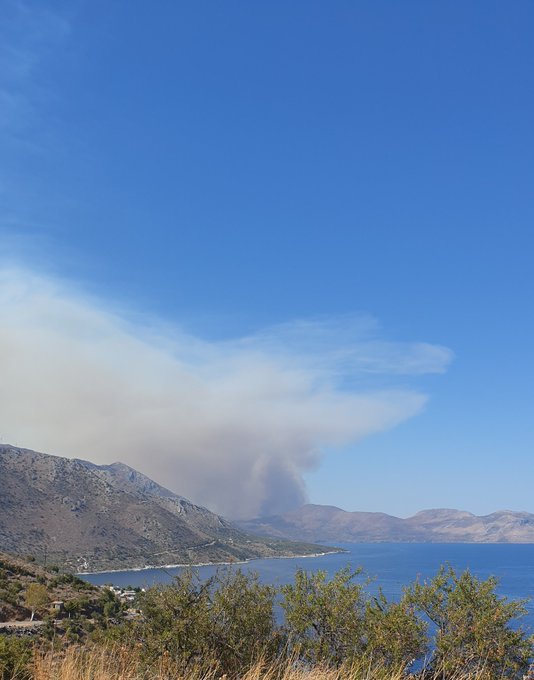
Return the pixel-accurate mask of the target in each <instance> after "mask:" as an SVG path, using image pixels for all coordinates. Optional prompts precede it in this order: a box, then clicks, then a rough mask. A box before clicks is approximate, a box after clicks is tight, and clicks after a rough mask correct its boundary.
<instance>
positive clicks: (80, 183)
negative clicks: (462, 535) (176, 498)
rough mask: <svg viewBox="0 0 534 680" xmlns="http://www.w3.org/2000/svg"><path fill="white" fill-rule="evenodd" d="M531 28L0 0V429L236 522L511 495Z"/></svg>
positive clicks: (442, 14)
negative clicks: (117, 470) (301, 507)
mask: <svg viewBox="0 0 534 680" xmlns="http://www.w3.org/2000/svg"><path fill="white" fill-rule="evenodd" d="M533 29H534V5H533V4H532V2H530V1H528V0H518V1H517V2H515V3H504V2H493V1H491V0H489V1H488V0H484V1H482V0H479V1H475V0H473V1H472V2H461V1H460V0H457V1H453V2H448V3H426V2H420V1H415V0H414V1H412V0H408V1H407V2H402V3H400V2H394V1H393V0H389V1H385V0H384V1H382V0H380V1H378V2H377V1H376V0H367V1H365V2H364V1H355V2H352V3H349V2H338V1H337V0H334V1H333V2H315V1H309V0H306V2H304V1H303V0H302V1H299V0H297V1H295V2H291V3H287V2H278V1H276V0H275V1H274V2H259V3H245V2H237V1H230V2H224V3H221V2H215V1H211V2H207V1H203V0H201V1H200V2H195V3H184V2H166V1H162V2H160V3H136V4H135V7H134V6H133V5H132V3H129V2H126V1H124V0H122V1H121V0H118V1H116V2H102V1H100V0H91V2H89V1H87V0H70V1H69V2H66V1H64V2H60V1H57V0H49V1H47V2H37V1H34V2H32V1H30V0H27V1H23V0H6V1H5V2H3V3H2V4H1V6H0V158H1V162H0V306H1V307H0V313H1V315H2V317H1V318H2V324H1V326H0V380H1V381H2V390H0V438H1V439H2V441H4V442H5V441H8V442H9V443H14V444H18V445H20V446H27V447H30V448H37V449H40V450H44V451H47V452H49V453H58V454H61V455H72V456H79V457H86V458H89V459H91V460H94V461H95V462H99V463H104V462H113V461H114V460H116V459H120V460H123V461H124V462H126V463H130V464H132V465H134V466H135V467H137V468H138V469H141V470H142V471H143V472H145V473H146V474H149V475H151V476H153V477H154V478H156V479H157V480H158V481H160V482H163V483H166V484H167V485H168V486H170V487H172V488H173V489H174V490H175V491H177V492H179V493H182V494H183V495H186V496H189V497H191V498H192V499H193V500H196V501H198V502H202V503H204V504H206V505H208V506H209V507H213V508H214V509H217V510H219V511H222V512H224V513H226V514H228V515H230V516H245V515H249V514H258V513H265V512H274V511H279V510H283V509H287V508H290V507H292V506H294V505H295V504H298V503H300V502H302V501H303V500H306V499H307V500H310V501H311V502H316V503H327V504H334V505H338V506H341V507H343V508H345V509H348V510H371V511H384V512H389V513H392V514H397V515H401V516H407V515H409V514H412V513H414V512H416V511H417V510H419V509H422V508H427V507H458V508H461V509H466V510H470V511H472V512H476V513H479V514H482V513H488V512H491V511H492V510H497V509H503V508H510V509H516V510H528V511H530V512H534V500H532V492H531V486H532V478H533V477H534V398H533V393H534V390H533V388H532V382H533V380H532V377H533V375H534V349H533V347H534V343H533V335H534V312H533V308H534V305H533V303H532V298H533V292H534V267H533V264H532V260H533V253H534V230H533V225H534V201H533V187H534V126H533V125H532V121H533V120H534V87H533V82H534V46H533V43H532V33H533Z"/></svg>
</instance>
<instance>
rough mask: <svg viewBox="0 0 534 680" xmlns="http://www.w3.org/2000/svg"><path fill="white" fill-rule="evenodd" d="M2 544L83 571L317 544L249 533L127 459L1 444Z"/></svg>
mask: <svg viewBox="0 0 534 680" xmlns="http://www.w3.org/2000/svg"><path fill="white" fill-rule="evenodd" d="M0 489H1V493H0V550H2V551H5V552H7V553H11V554H15V555H33V556H35V557H36V558H37V559H38V560H41V561H43V560H44V559H45V558H46V559H47V561H48V563H49V564H52V563H54V562H55V563H58V564H61V565H62V566H64V565H67V566H69V567H70V568H71V569H75V570H78V571H91V570H107V569H120V568H122V569H125V568H137V567H144V566H147V565H164V564H199V563H203V562H228V561H238V560H245V559H253V558H259V557H279V556H288V555H296V554H310V553H314V552H317V549H318V548H317V546H312V545H305V544H303V543H300V542H299V543H292V542H288V541H286V540H281V539H278V538H277V537H270V538H258V537H257V536H253V535H248V534H246V533H244V532H243V531H242V530H240V529H238V528H237V527H236V526H234V525H233V524H231V523H230V522H228V521H226V520H225V519H223V518H222V517H220V516H218V515H216V514H214V513H212V512H210V511H209V510H207V509H206V508H203V507H200V506H198V505H195V504H193V503H191V502H190V501H188V500H187V499H185V498H182V497H181V496H178V495H177V494H174V493H172V492H171V491H169V490H168V489H164V488H163V487H161V486H159V485H158V484H156V483H155V482H153V481H152V480H150V479H149V478H148V477H145V476H144V475H142V474H141V473H139V472H137V471H136V470H133V469H132V468H130V467H128V466H127V465H123V464H121V463H114V464H113V465H104V466H98V465H94V464H93V463H89V462H87V461H82V460H71V459H68V458H60V457H58V456H50V455H47V454H44V453H38V452H36V451H30V450H28V449H21V448H17V447H14V446H8V445H2V446H0Z"/></svg>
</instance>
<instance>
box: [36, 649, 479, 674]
mask: <svg viewBox="0 0 534 680" xmlns="http://www.w3.org/2000/svg"><path fill="white" fill-rule="evenodd" d="M409 677H412V678H420V679H421V678H423V677H424V680H443V679H444V678H445V677H446V678H447V680H489V677H490V676H489V675H488V673H487V672H486V670H485V669H484V667H481V668H480V669H478V670H477V671H475V672H471V673H466V672H461V671H459V672H457V673H454V674H452V675H451V674H445V673H443V672H440V671H439V670H438V671H435V672H434V673H433V674H431V675H430V674H428V673H421V674H420V675H418V676H409V675H407V674H406V673H405V672H404V671H403V670H402V669H400V670H399V671H398V672H392V671H391V669H385V668H380V667H377V666H376V665H373V664H369V663H367V662H362V663H353V664H351V665H345V666H342V667H340V668H329V667H326V666H315V667H309V666H307V665H305V664H302V663H299V662H296V661H291V660H288V659H283V660H280V661H279V662H278V663H276V662H275V663H265V662H263V661H261V660H260V661H257V662H256V663H255V664H254V665H253V666H252V667H250V668H248V669H244V671H243V674H242V675H240V676H239V678H238V680H407V678H409ZM32 680H232V679H231V678H229V677H228V676H226V675H225V674H223V673H221V671H220V669H219V668H218V666H217V662H216V661H213V660H202V659H198V660H196V661H195V662H194V663H193V664H192V665H191V667H190V668H189V669H188V670H187V671H184V670H183V669H179V668H177V667H176V665H175V664H174V663H172V662H171V660H170V659H169V658H168V657H165V656H162V657H161V658H160V659H159V661H158V662H157V663H156V664H153V665H151V666H149V667H147V666H146V665H144V664H143V663H142V662H141V661H140V659H139V657H138V656H137V655H136V654H135V652H133V651H132V649H131V648H126V647H115V648H102V647H100V648H98V647H91V648H84V647H69V648H67V649H66V650H65V651H64V652H62V653H58V652H46V653H41V654H39V653H38V654H36V656H35V658H34V662H33V668H32Z"/></svg>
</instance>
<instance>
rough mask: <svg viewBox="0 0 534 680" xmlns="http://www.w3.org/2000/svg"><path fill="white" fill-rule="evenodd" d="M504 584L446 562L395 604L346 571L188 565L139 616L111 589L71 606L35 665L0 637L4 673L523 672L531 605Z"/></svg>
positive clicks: (493, 679)
mask: <svg viewBox="0 0 534 680" xmlns="http://www.w3.org/2000/svg"><path fill="white" fill-rule="evenodd" d="M496 585H497V583H496V581H495V580H494V579H488V580H486V581H481V580H479V579H477V578H476V577H475V576H473V575H472V574H471V573H470V572H464V573H462V574H457V573H456V572H455V571H454V570H453V569H452V568H443V569H441V570H440V572H439V573H438V574H437V575H436V576H435V577H434V578H433V579H431V580H429V581H428V582H424V583H416V584H414V585H412V586H411V587H409V588H406V589H405V591H404V593H403V595H402V597H401V598H400V599H398V600H397V601H389V600H388V599H387V598H386V597H385V596H384V595H383V594H379V595H378V596H376V595H371V594H370V593H369V589H368V582H367V581H366V580H365V579H364V578H363V575H362V574H361V572H359V571H356V572H352V571H350V570H349V569H344V570H341V571H340V572H338V573H337V574H336V575H335V576H334V577H333V578H331V579H328V578H327V575H326V574H325V573H324V572H321V571H319V572H314V573H310V572H306V571H303V570H299V571H297V572H296V574H295V578H294V581H293V583H291V584H289V585H285V586H282V587H281V588H275V587H273V586H271V585H266V584H263V583H261V582H260V580H259V578H258V576H257V575H255V574H245V573H242V572H241V571H239V570H238V571H233V570H232V571H221V572H219V573H218V574H217V575H216V576H214V577H213V578H212V579H209V580H207V581H202V580H201V579H200V578H199V577H198V575H197V574H196V573H195V572H193V571H186V572H184V573H182V574H181V575H180V576H179V577H177V578H176V579H175V580H174V581H173V583H172V584H170V585H164V586H156V587H153V588H151V589H149V590H148V591H147V592H146V593H142V594H140V597H139V601H138V603H137V606H138V607H139V610H140V612H141V613H140V614H139V615H137V616H130V617H129V618H126V617H125V616H124V607H122V608H121V606H120V604H119V603H118V602H117V601H116V599H115V598H114V596H113V594H112V593H111V591H102V594H101V596H100V598H101V601H100V603H99V604H100V609H99V611H98V612H96V611H95V610H94V609H93V610H91V608H90V607H89V609H86V607H85V605H83V606H82V605H80V607H79V608H78V609H74V608H73V609H72V611H71V612H69V614H70V616H71V618H70V619H69V625H70V626H71V628H72V630H70V634H69V631H68V630H67V632H66V633H65V634H64V636H63V637H59V638H58V637H55V638H54V639H53V640H52V641H51V642H50V641H49V642H46V643H45V642H43V641H41V643H40V644H39V643H37V644H36V645H35V649H34V657H33V661H32V662H31V663H28V659H29V656H28V654H29V652H28V646H27V643H20V642H19V641H11V642H10V641H9V640H8V638H6V637H5V636H1V635H0V677H1V678H2V680H8V679H9V678H12V677H19V678H21V679H22V677H23V675H24V674H26V677H28V678H30V677H33V678H34V680H46V679H51V680H52V679H54V680H78V679H80V680H81V679H82V678H88V679H91V680H104V678H105V679H106V680H108V679H112V678H117V680H118V679H119V678H121V680H122V679H125V680H126V679H129V680H145V679H146V680H148V679H150V678H154V679H155V678H161V680H166V679H167V678H169V679H170V678H176V679H178V678H184V679H185V678H199V680H200V678H220V677H221V676H226V677H228V678H245V677H246V678H247V680H252V679H253V678H257V679H258V680H260V679H262V678H265V679H267V678H269V679H271V678H272V680H275V679H278V678H280V679H281V680H282V679H284V680H297V678H298V679H299V680H300V679H302V680H304V678H310V679H311V678H312V677H313V678H314V679H315V680H318V679H319V678H323V677H324V678H325V679H326V678H328V679H332V680H334V678H339V679H341V678H345V677H347V678H349V677H350V678H354V679H355V680H356V679H358V678H361V679H362V680H363V679H364V678H366V679H368V680H371V679H372V678H377V680H385V679H386V678H388V679H393V678H400V677H404V676H406V675H408V674H410V673H411V674H413V675H414V676H417V677H419V678H421V679H422V678H424V679H425V680H427V679H428V678H434V679H435V680H438V679H440V680H449V679H454V680H462V679H464V678H465V679H466V680H467V678H477V679H480V680H497V679H498V678H499V679H509V680H519V679H521V678H523V677H524V676H525V675H526V674H528V670H529V664H530V661H531V656H532V640H531V638H530V637H529V636H528V635H527V634H526V633H525V631H523V630H522V629H521V628H520V627H519V626H518V617H520V616H521V615H522V614H524V613H525V611H526V610H525V602H523V601H508V600H506V599H505V598H502V597H500V596H498V595H497V594H496V590H495V589H496ZM104 599H105V600H106V601H105V602H104ZM104 612H106V613H105V614H104ZM84 622H85V623H84ZM88 622H89V624H90V625H87V624H88ZM73 631H74V632H73ZM80 642H83V645H82V646H80V644H79V643H80ZM2 643H4V646H3V647H2ZM77 643H78V644H77ZM9 644H12V645H13V649H12V650H10V649H9ZM19 644H20V645H21V647H20V649H18V648H17V645H19Z"/></svg>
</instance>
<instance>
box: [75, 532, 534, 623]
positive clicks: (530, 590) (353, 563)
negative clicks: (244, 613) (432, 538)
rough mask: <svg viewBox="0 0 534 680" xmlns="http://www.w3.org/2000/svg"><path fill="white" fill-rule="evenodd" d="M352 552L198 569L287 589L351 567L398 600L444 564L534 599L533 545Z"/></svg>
mask: <svg viewBox="0 0 534 680" xmlns="http://www.w3.org/2000/svg"><path fill="white" fill-rule="evenodd" d="M340 547H341V548H343V549H344V550H345V551H346V552H342V553H334V554H328V555H321V556H318V557H294V558H281V559H268V560H254V561H251V562H247V563H243V564H238V565H232V566H231V567H228V566H226V567H225V566H221V565H206V566H200V567H195V569H196V570H198V572H199V574H200V576H201V577H202V578H209V577H210V576H211V575H213V574H214V573H215V572H216V571H217V569H221V568H223V569H224V568H237V567H239V568H240V569H242V570H243V571H247V572H248V571H255V572H257V573H258V575H259V578H260V580H261V581H262V582H264V583H272V584H275V585H282V584H284V583H288V582H291V581H292V580H293V578H294V575H295V571H296V569H298V568H302V569H306V570H307V571H317V570H319V569H322V570H324V571H326V572H327V573H328V574H329V575H333V574H334V573H335V572H336V571H338V570H339V569H341V568H343V567H346V566H349V567H351V568H352V569H355V568H357V567H362V568H363V570H364V574H365V575H366V576H368V577H370V578H372V579H373V580H372V582H371V583H370V585H369V586H368V590H369V592H371V593H375V592H377V591H378V588H382V590H383V592H384V594H385V595H386V596H387V597H388V598H392V599H394V598H397V597H399V595H400V594H401V593H402V589H403V587H404V586H406V585H409V584H410V583H413V582H414V581H415V580H416V579H419V580H424V579H427V578H431V577H432V576H434V575H435V574H436V572H437V570H438V569H439V567H440V565H442V564H450V565H451V566H452V567H454V568H455V569H456V570H458V571H463V570H464V569H469V570H470V571H471V572H472V573H473V574H475V575H476V576H477V577H479V578H481V579H486V578H488V577H489V576H496V577H497V578H498V579H499V586H498V589H497V590H498V593H499V594H500V595H503V596H506V597H508V598H511V599H517V598H534V545H531V544H528V545H525V544H503V543H500V544H472V543H454V544H451V543H446V544H441V543H353V544H341V545H340ZM182 569H183V567H166V568H150V569H142V570H135V571H134V570H126V571H112V572H101V573H98V574H80V576H81V577H82V578H84V579H85V580H87V581H89V582H90V583H93V584H95V585H103V584H105V583H112V584H113V585H115V586H118V587H123V588H124V587H126V586H133V587H135V586H140V587H147V586H151V585H154V584H156V583H170V582H171V581H172V579H173V577H174V576H175V575H177V574H179V573H180V571H181V570H182ZM527 609H528V614H527V616H525V618H524V619H523V620H522V621H521V623H522V624H523V625H524V626H525V627H526V628H528V629H529V630H531V631H534V602H533V601H532V600H531V601H530V602H529V603H527Z"/></svg>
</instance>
